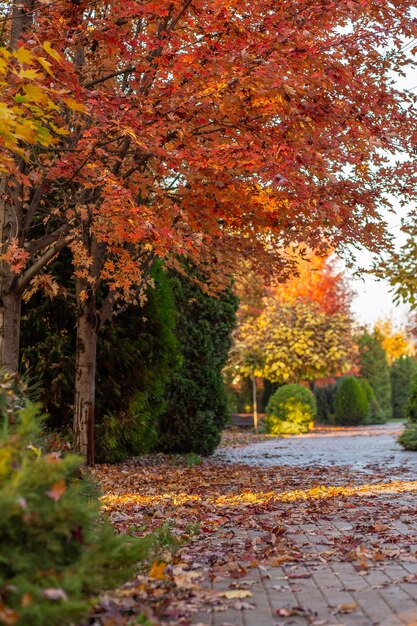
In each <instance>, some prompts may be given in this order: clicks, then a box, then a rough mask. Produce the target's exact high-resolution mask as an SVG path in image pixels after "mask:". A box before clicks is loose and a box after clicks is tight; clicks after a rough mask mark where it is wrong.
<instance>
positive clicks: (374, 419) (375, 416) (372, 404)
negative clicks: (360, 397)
mask: <svg viewBox="0 0 417 626" xmlns="http://www.w3.org/2000/svg"><path fill="white" fill-rule="evenodd" d="M358 380H359V384H360V385H361V387H362V389H363V390H364V392H365V396H366V399H367V401H368V407H369V412H368V417H367V418H366V423H367V424H383V423H384V422H386V421H387V420H386V418H385V415H384V414H383V412H382V411H381V406H380V404H379V402H378V400H377V399H376V395H375V392H374V390H373V389H372V387H371V385H370V384H369V382H368V381H367V380H366V378H359V379H358Z"/></svg>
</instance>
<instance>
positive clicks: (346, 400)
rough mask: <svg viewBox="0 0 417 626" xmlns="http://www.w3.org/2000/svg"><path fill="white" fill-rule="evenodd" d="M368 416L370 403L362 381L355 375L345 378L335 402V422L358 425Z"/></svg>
mask: <svg viewBox="0 0 417 626" xmlns="http://www.w3.org/2000/svg"><path fill="white" fill-rule="evenodd" d="M368 416H369V403H368V400H367V398H366V393H365V391H364V389H363V387H362V385H361V383H360V382H359V381H358V379H357V378H355V376H348V377H347V378H344V379H343V380H342V381H341V382H340V384H339V386H338V389H337V394H336V399H335V402H334V422H335V423H336V424H338V425H340V426H357V425H359V424H363V423H364V422H365V420H366V419H367V417H368Z"/></svg>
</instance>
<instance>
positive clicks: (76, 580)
mask: <svg viewBox="0 0 417 626" xmlns="http://www.w3.org/2000/svg"><path fill="white" fill-rule="evenodd" d="M0 387H1V394H2V401H1V406H0V411H1V415H0V510H1V515H0V622H2V623H4V624H15V625H16V626H45V625H46V624H47V625H48V626H65V625H69V624H74V622H75V621H78V620H79V619H80V618H81V617H82V615H83V614H84V613H85V612H86V611H87V610H88V609H89V608H90V607H91V605H92V603H93V602H94V596H96V595H97V594H98V593H99V592H100V591H102V590H104V589H108V588H112V587H113V586H115V585H117V584H119V583H121V582H123V581H124V580H126V579H127V578H128V577H129V576H130V574H131V573H132V572H133V571H134V566H135V564H136V563H137V562H138V561H139V560H140V559H142V558H144V557H145V556H146V555H147V553H148V550H149V548H150V547H151V545H152V542H153V538H149V539H146V538H145V539H136V538H129V537H127V536H125V535H116V534H115V533H114V531H113V529H112V527H111V526H110V524H109V523H108V522H107V521H106V520H103V518H102V517H101V516H99V502H98V498H97V491H96V488H95V487H94V485H93V484H92V483H91V482H90V481H89V480H88V478H87V477H86V476H83V475H82V473H81V470H80V459H79V458H78V457H76V456H73V455H69V454H65V455H60V454H59V453H57V452H48V451H47V450H46V446H45V441H44V439H43V437H42V436H41V425H40V420H39V414H38V409H37V407H36V406H35V405H33V404H30V403H27V402H26V403H25V402H24V401H22V400H21V399H20V398H18V397H16V396H15V395H14V394H13V382H12V381H11V380H10V378H9V379H8V378H7V376H6V377H5V376H3V377H2V381H1V384H0ZM5 395H6V400H4V397H5Z"/></svg>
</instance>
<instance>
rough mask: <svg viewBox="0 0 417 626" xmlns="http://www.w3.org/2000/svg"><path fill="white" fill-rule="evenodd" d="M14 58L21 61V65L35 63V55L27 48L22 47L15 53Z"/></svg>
mask: <svg viewBox="0 0 417 626" xmlns="http://www.w3.org/2000/svg"><path fill="white" fill-rule="evenodd" d="M13 56H14V57H15V58H16V59H17V60H18V61H19V63H32V62H33V59H34V57H33V54H32V53H31V52H30V50H28V49H27V48H25V47H24V46H21V47H20V48H18V49H17V50H16V51H15V52H14V53H13Z"/></svg>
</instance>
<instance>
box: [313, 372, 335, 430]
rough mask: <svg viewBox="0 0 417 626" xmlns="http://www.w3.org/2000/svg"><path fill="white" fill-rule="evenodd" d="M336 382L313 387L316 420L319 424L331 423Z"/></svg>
mask: <svg viewBox="0 0 417 626" xmlns="http://www.w3.org/2000/svg"><path fill="white" fill-rule="evenodd" d="M337 387H338V383H337V382H334V383H331V384H329V385H325V386H323V387H321V386H320V387H319V386H318V385H316V386H315V387H314V397H315V398H316V403H317V421H318V422H319V423H320V424H331V423H332V419H333V413H334V401H335V399H336V393H337Z"/></svg>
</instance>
